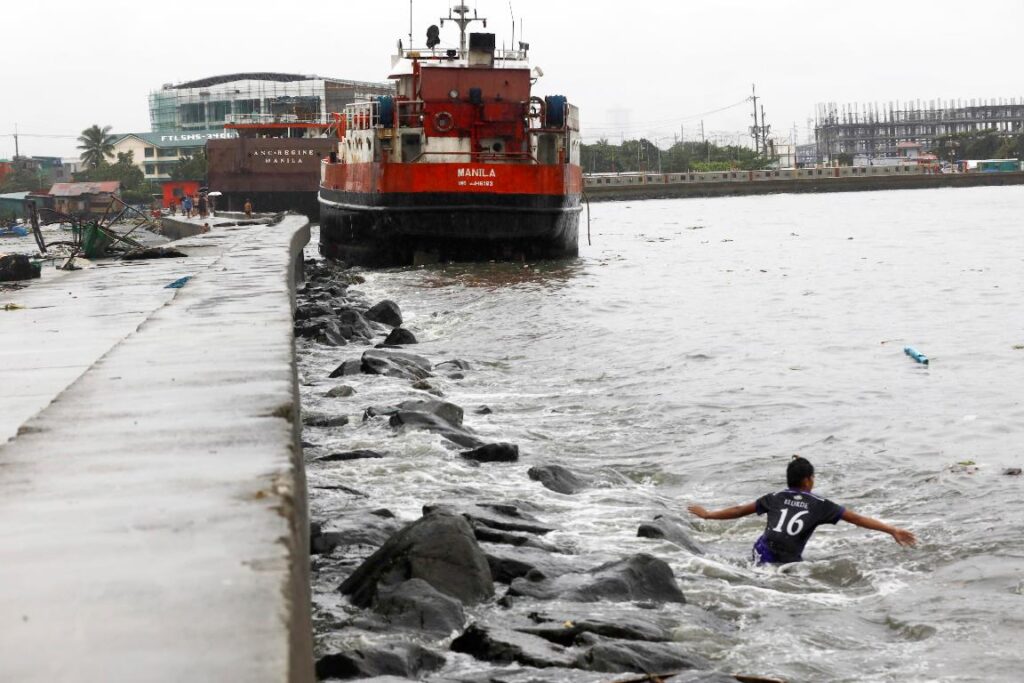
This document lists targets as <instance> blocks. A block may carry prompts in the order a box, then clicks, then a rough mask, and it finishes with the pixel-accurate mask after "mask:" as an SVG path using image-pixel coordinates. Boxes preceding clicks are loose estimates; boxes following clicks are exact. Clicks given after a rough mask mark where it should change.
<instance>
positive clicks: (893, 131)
mask: <svg viewBox="0 0 1024 683" xmlns="http://www.w3.org/2000/svg"><path fill="white" fill-rule="evenodd" d="M989 130H991V131H995V132H996V133H997V134H999V135H1005V136H1011V135H1019V134H1021V133H1024V100H1018V99H1016V98H1012V99H1008V100H1006V99H1000V100H992V101H987V100H980V101H979V100H970V101H969V102H962V101H960V100H957V101H948V102H942V101H935V100H932V101H931V102H920V101H918V102H917V103H903V104H900V103H892V102H890V103H889V104H888V105H887V106H881V107H880V106H878V105H877V104H874V105H871V104H861V105H850V104H847V105H837V104H836V103H834V102H833V103H828V104H819V105H818V114H817V125H816V126H815V129H814V134H815V139H816V141H817V143H816V144H817V156H818V160H819V161H831V160H834V159H835V157H837V156H838V155H840V154H848V155H850V156H864V157H866V158H869V159H883V158H898V157H904V154H903V153H901V150H909V149H911V148H910V147H901V145H906V144H916V145H918V148H919V149H920V150H922V151H929V150H931V149H932V148H933V147H934V144H935V140H936V139H938V138H941V137H945V136H948V135H956V134H959V133H978V132H982V131H989Z"/></svg>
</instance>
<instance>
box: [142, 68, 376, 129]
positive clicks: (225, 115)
mask: <svg viewBox="0 0 1024 683" xmlns="http://www.w3.org/2000/svg"><path fill="white" fill-rule="evenodd" d="M393 92H394V87H393V86H392V85H390V84H387V83H369V82H363V81H350V80H342V79H337V78H321V77H319V76H303V75H298V74H282V73H239V74H227V75H223V76H214V77H211V78H204V79H201V80H197V81H189V82H187V83H178V84H171V83H167V84H165V85H164V86H163V87H162V88H160V90H155V91H153V92H151V93H150V94H149V117H150V122H151V124H152V130H153V132H154V133H163V132H178V131H189V130H195V131H200V130H201V131H207V130H216V129H219V128H222V127H223V126H224V124H226V123H250V122H251V123H268V122H287V121H305V122H313V123H329V122H330V115H331V113H333V112H340V111H341V110H342V109H344V107H345V105H347V104H349V103H351V102H356V101H360V100H366V99H369V98H371V97H374V96H376V95H388V94H393Z"/></svg>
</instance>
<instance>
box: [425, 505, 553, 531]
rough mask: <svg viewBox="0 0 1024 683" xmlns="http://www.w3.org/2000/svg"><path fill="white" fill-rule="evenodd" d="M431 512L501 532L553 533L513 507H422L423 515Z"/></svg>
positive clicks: (537, 520)
mask: <svg viewBox="0 0 1024 683" xmlns="http://www.w3.org/2000/svg"><path fill="white" fill-rule="evenodd" d="M431 512H447V513H449V514H460V515H463V516H464V517H466V518H467V519H469V520H470V521H472V522H473V523H475V524H480V525H483V526H486V527H489V528H491V529H500V530H501V531H524V532H526V533H528V534H538V535H540V536H543V535H544V534H547V533H550V532H552V531H554V529H552V528H551V527H549V526H544V524H543V522H542V521H541V520H539V519H537V518H536V517H534V516H533V515H531V514H529V513H527V512H523V511H522V510H520V509H519V508H518V507H516V506H515V505H496V504H486V503H482V504H479V505H463V506H453V505H424V506H423V514H425V515H426V514H430V513H431Z"/></svg>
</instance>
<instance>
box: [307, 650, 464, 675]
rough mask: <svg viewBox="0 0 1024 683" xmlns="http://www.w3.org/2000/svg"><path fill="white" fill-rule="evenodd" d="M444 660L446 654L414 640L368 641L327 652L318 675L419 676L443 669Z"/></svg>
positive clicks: (318, 665) (317, 668) (319, 663)
mask: <svg viewBox="0 0 1024 683" xmlns="http://www.w3.org/2000/svg"><path fill="white" fill-rule="evenodd" d="M444 663H445V658H444V657H442V656H441V655H439V654H437V653H435V652H431V651H430V650H428V649H426V648H425V647H422V646H420V645H416V644H414V643H403V642H397V643H388V644H386V645H364V646H361V647H356V648H352V649H350V650H345V651H343V652H335V653H331V654H328V655H324V656H323V657H321V658H320V659H318V660H317V661H316V677H317V679H318V680H324V679H325V678H341V679H353V678H369V677H372V676H404V677H406V678H411V679H414V680H416V679H419V678H420V677H421V675H422V674H425V673H429V672H431V671H436V670H437V669H440V668H441V667H442V666H444Z"/></svg>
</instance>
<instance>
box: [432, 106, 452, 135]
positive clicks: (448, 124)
mask: <svg viewBox="0 0 1024 683" xmlns="http://www.w3.org/2000/svg"><path fill="white" fill-rule="evenodd" d="M453 125H455V119H453V118H452V115H451V114H449V113H448V112H446V111H439V112H437V113H436V114H434V128H436V129H437V130H438V131H440V132H442V133H447V132H448V131H450V130H451V129H452V126H453Z"/></svg>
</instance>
